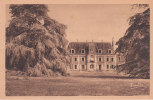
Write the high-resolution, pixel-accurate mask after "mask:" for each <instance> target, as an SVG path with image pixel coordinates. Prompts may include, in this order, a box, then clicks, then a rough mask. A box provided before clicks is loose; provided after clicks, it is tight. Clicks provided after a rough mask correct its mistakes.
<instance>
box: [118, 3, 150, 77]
mask: <svg viewBox="0 0 153 100" xmlns="http://www.w3.org/2000/svg"><path fill="white" fill-rule="evenodd" d="M141 6H143V5H141ZM145 6H146V5H145ZM129 25H130V26H129V28H128V29H127V30H126V32H125V35H124V36H123V37H122V38H120V39H119V41H118V42H117V45H118V48H117V49H116V52H119V53H123V54H124V57H125V64H124V65H122V66H121V69H120V70H119V71H126V72H127V73H128V74H130V76H132V77H133V76H134V77H140V78H149V77H150V9H149V8H147V9H146V10H145V11H143V12H142V13H137V14H135V15H134V16H132V17H130V21H129Z"/></svg>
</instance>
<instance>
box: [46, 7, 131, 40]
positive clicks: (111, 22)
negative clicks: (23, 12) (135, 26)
mask: <svg viewBox="0 0 153 100" xmlns="http://www.w3.org/2000/svg"><path fill="white" fill-rule="evenodd" d="M48 7H49V10H50V12H49V16H50V17H51V18H53V19H56V20H57V21H59V22H60V23H63V24H65V25H67V27H68V29H67V30H66V33H67V39H68V40H69V41H70V42H71V41H77V40H78V41H80V42H85V41H86V40H87V41H92V40H93V41H96V42H99V41H106V42H110V41H112V37H114V40H115V41H117V40H118V39H119V38H120V37H121V36H123V35H124V33H125V31H126V29H127V28H128V18H129V17H130V16H131V15H133V12H132V10H131V5H126V4H122V5H117V4H116V5H111V4H109V5H108V4H78V5H77V4H76V5H74V4H73V5H67V4H65V5H64V4H61V5H59V4H58V5H48Z"/></svg>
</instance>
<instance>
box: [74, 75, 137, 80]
mask: <svg viewBox="0 0 153 100" xmlns="http://www.w3.org/2000/svg"><path fill="white" fill-rule="evenodd" d="M73 77H80V78H103V79H106V78H109V79H140V78H136V77H129V76H92V75H76V76H73Z"/></svg>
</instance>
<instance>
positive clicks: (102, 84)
mask: <svg viewBox="0 0 153 100" xmlns="http://www.w3.org/2000/svg"><path fill="white" fill-rule="evenodd" d="M149 88H150V84H149V79H129V78H128V77H126V76H121V75H118V74H115V73H102V72H73V73H70V76H67V77H62V76H60V77H51V78H49V77H47V78H38V77H37V78H32V77H31V78H9V79H6V95H7V96H111V95H114V96H133V95H149Z"/></svg>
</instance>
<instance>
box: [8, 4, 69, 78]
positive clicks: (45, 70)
mask: <svg viewBox="0 0 153 100" xmlns="http://www.w3.org/2000/svg"><path fill="white" fill-rule="evenodd" d="M9 9H10V13H11V15H12V17H11V18H12V19H11V21H10V24H9V26H8V27H7V28H6V68H7V69H13V68H16V69H18V70H21V71H24V72H26V73H27V75H30V76H41V75H48V76H50V75H52V74H53V73H54V72H59V73H61V74H62V75H64V74H65V73H66V68H67V67H68V65H69V55H68V52H67V45H68V41H67V39H66V38H65V35H66V33H65V29H66V26H65V25H63V24H60V23H59V22H57V21H55V20H53V19H51V18H50V17H49V16H48V15H47V12H48V11H49V10H48V8H47V6H46V5H41V4H37V5H35V4H34V5H31V4H21V5H10V6H9Z"/></svg>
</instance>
